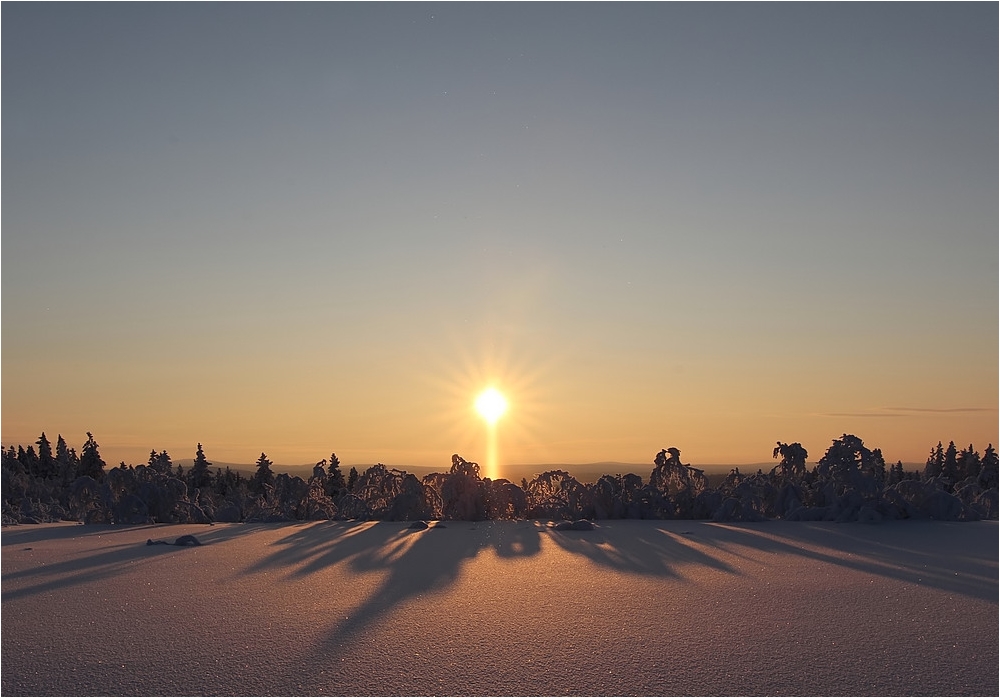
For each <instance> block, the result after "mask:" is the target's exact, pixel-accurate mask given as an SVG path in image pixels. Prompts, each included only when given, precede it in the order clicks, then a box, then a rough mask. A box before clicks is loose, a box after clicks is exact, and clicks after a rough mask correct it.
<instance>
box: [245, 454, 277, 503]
mask: <svg viewBox="0 0 1000 698" xmlns="http://www.w3.org/2000/svg"><path fill="white" fill-rule="evenodd" d="M256 465H257V472H255V473H254V474H253V476H252V477H251V478H250V491H251V492H252V493H253V494H256V495H262V494H264V493H265V490H266V488H267V487H273V486H274V472H273V471H272V470H271V466H272V465H274V464H273V463H272V462H271V461H269V460H268V459H267V454H266V453H264V452H263V451H261V454H260V458H258V459H257V463H256Z"/></svg>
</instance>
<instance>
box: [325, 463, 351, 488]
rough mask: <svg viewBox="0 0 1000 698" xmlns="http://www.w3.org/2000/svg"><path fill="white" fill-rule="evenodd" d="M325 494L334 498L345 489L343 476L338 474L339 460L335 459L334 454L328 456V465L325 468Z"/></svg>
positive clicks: (345, 484) (340, 473)
mask: <svg viewBox="0 0 1000 698" xmlns="http://www.w3.org/2000/svg"><path fill="white" fill-rule="evenodd" d="M327 476H328V477H327V481H326V487H327V494H329V495H330V496H331V497H336V496H338V495H339V494H341V492H343V490H344V489H347V483H346V482H344V474H343V473H342V472H340V459H339V458H337V454H336V453H331V454H330V461H329V465H328V466H327Z"/></svg>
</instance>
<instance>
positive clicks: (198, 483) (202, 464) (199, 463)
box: [188, 444, 212, 489]
mask: <svg viewBox="0 0 1000 698" xmlns="http://www.w3.org/2000/svg"><path fill="white" fill-rule="evenodd" d="M210 465H212V464H211V463H210V462H209V461H208V459H207V458H205V452H204V451H203V450H202V448H201V444H198V450H197V451H196V452H195V456H194V463H192V464H191V469H190V470H189V471H188V485H190V486H191V487H194V488H198V489H205V488H208V487H209V486H210V485H211V484H212V471H211V470H209V466H210Z"/></svg>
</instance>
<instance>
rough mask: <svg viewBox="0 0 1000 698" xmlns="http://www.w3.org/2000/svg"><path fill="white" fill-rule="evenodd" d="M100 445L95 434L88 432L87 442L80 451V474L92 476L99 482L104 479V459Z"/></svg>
mask: <svg viewBox="0 0 1000 698" xmlns="http://www.w3.org/2000/svg"><path fill="white" fill-rule="evenodd" d="M98 449H99V445H98V443H97V442H96V441H95V440H94V435H93V434H91V433H90V432H89V431H88V432H87V443H85V444H84V445H83V449H82V450H81V452H80V471H79V472H80V475H82V476H87V477H92V478H94V480H96V481H97V482H102V481H103V480H104V466H105V465H106V464H105V462H104V459H103V458H101V452H100V451H99V450H98Z"/></svg>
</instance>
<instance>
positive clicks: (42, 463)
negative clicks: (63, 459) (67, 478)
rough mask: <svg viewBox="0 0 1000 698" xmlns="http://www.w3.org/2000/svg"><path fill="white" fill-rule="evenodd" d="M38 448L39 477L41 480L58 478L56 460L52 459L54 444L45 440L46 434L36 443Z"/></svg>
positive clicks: (43, 433)
mask: <svg viewBox="0 0 1000 698" xmlns="http://www.w3.org/2000/svg"><path fill="white" fill-rule="evenodd" d="M35 445H36V446H38V464H37V466H36V467H37V475H38V477H40V478H44V479H48V478H52V477H55V476H56V459H55V458H53V457H52V444H50V443H49V440H48V439H47V438H45V432H44V431H43V432H42V435H41V436H39V437H38V441H36V442H35Z"/></svg>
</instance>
